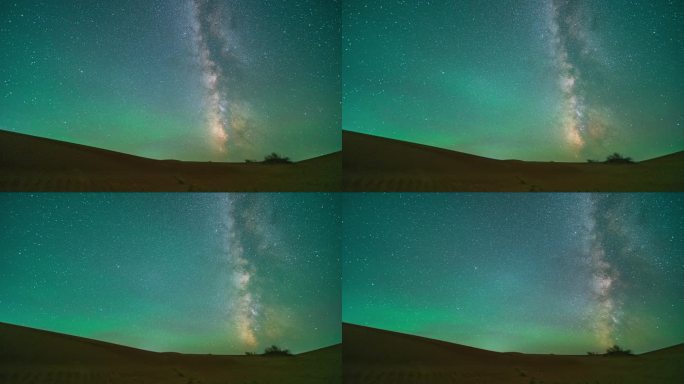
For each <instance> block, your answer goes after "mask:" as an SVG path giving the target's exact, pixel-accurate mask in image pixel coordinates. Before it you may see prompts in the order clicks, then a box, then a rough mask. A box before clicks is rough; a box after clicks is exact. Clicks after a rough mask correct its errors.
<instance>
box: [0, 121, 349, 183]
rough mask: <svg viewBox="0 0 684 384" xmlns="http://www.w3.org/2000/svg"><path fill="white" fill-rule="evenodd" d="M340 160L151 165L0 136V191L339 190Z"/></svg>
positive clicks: (153, 162)
mask: <svg viewBox="0 0 684 384" xmlns="http://www.w3.org/2000/svg"><path fill="white" fill-rule="evenodd" d="M341 157H342V155H341V153H339V152H337V153H333V154H329V155H324V156H320V157H316V158H313V159H308V160H304V161H300V162H298V163H294V164H274V165H266V164H259V163H250V164H248V163H214V162H188V161H175V160H152V159H147V158H143V157H138V156H132V155H127V154H124V153H119V152H113V151H108V150H104V149H99V148H94V147H88V146H84V145H79V144H73V143H67V142H63V141H57V140H51V139H46V138H40V137H35V136H29V135H24V134H19V133H14V132H8V131H0V191H38V192H40V191H225V192H229V191H245V192H251V191H337V190H339V189H340V177H341Z"/></svg>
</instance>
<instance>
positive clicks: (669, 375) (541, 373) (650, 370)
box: [342, 323, 684, 384]
mask: <svg viewBox="0 0 684 384" xmlns="http://www.w3.org/2000/svg"><path fill="white" fill-rule="evenodd" d="M342 331H343V333H342V334H343V353H342V355H343V361H344V382H345V383H388V384H389V383H395V382H401V383H502V384H505V383H542V382H543V383H559V384H561V383H568V384H569V383H573V384H574V383H627V384H630V383H634V384H636V383H683V382H684V367H683V366H682V364H681V363H682V361H684V360H682V357H683V354H684V344H679V345H676V346H673V347H669V348H664V349H660V350H657V351H653V352H649V353H645V354H642V355H638V356H636V357H633V356H625V357H605V356H585V355H583V356H578V355H544V354H524V353H513V352H506V353H502V352H493V351H487V350H484V349H478V348H473V347H468V346H464V345H459V344H453V343H448V342H444V341H440V340H434V339H429V338H425V337H420V336H414V335H407V334H403V333H398V332H392V331H386V330H381V329H377V328H370V327H365V326H360V325H354V324H347V323H345V324H343V326H342Z"/></svg>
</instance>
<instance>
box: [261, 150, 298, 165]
mask: <svg viewBox="0 0 684 384" xmlns="http://www.w3.org/2000/svg"><path fill="white" fill-rule="evenodd" d="M263 162H264V163H266V164H290V163H292V161H291V160H290V158H289V157H281V156H280V155H279V154H277V153H275V152H273V153H271V154H270V155H267V156H266V157H264V161H263Z"/></svg>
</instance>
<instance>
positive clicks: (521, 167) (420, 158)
mask: <svg viewBox="0 0 684 384" xmlns="http://www.w3.org/2000/svg"><path fill="white" fill-rule="evenodd" d="M342 143H343V160H342V163H343V173H344V175H343V183H342V188H343V190H345V191H359V192H361V191H390V192H391V191H425V192H428V191H435V192H438V191H492V192H518V191H567V192H581V191H587V192H597V191H605V192H618V191H632V192H642V191H644V192H646V191H684V151H682V152H677V153H674V154H671V155H667V156H663V157H659V158H656V159H651V160H646V161H641V162H638V163H635V164H603V163H559V162H528V161H519V160H495V159H489V158H486V157H480V156H475V155H470V154H467V153H461V152H456V151H450V150H446V149H441V148H436V147H430V146H427V145H421V144H415V143H410V142H405V141H399V140H393V139H387V138H382V137H377V136H371V135H366V134H361V133H356V132H350V131H343V133H342Z"/></svg>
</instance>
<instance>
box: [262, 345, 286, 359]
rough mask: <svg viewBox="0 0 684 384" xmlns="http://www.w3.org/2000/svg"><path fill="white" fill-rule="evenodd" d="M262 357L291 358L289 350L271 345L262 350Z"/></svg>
mask: <svg viewBox="0 0 684 384" xmlns="http://www.w3.org/2000/svg"><path fill="white" fill-rule="evenodd" d="M262 356H292V353H290V350H289V349H280V347H278V346H277V345H271V346H270V347H268V348H266V349H264V353H263V354H262Z"/></svg>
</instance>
